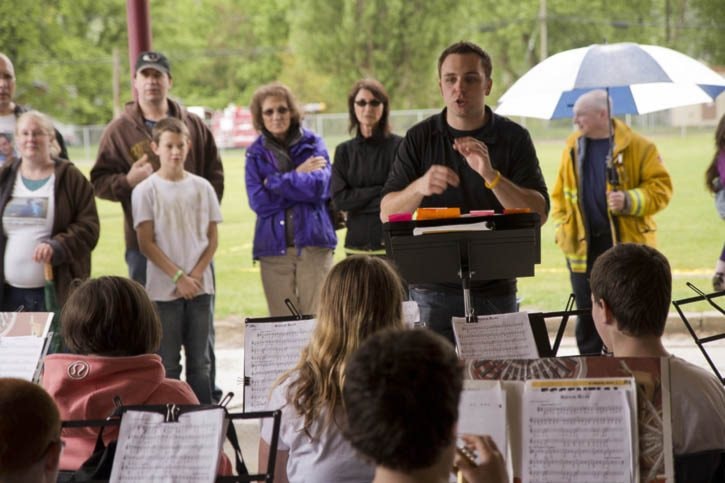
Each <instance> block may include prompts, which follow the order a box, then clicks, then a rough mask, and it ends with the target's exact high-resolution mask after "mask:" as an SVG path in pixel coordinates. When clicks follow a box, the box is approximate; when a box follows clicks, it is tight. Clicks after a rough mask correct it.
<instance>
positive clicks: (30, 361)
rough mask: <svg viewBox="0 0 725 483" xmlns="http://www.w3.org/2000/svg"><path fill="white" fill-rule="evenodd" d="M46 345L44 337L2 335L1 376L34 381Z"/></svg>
mask: <svg viewBox="0 0 725 483" xmlns="http://www.w3.org/2000/svg"><path fill="white" fill-rule="evenodd" d="M44 346H45V338H43V337H36V336H33V335H27V336H18V337H0V377H16V378H18V379H25V380H26V381H34V380H35V375H36V372H37V369H38V365H39V363H40V359H41V358H42V357H43V348H44Z"/></svg>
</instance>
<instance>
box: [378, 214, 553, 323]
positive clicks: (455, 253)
mask: <svg viewBox="0 0 725 483" xmlns="http://www.w3.org/2000/svg"><path fill="white" fill-rule="evenodd" d="M481 222H486V223H487V225H488V227H489V229H488V230H484V231H455V230H456V228H458V227H459V226H460V228H459V229H460V230H466V229H467V227H466V226H465V225H470V224H473V223H481ZM442 225H445V226H450V231H447V232H443V233H428V234H425V235H420V236H415V235H414V234H413V230H414V229H415V228H424V227H440V226H442ZM540 227H541V223H540V218H539V215H538V214H536V213H517V214H508V215H489V216H476V217H462V218H452V219H438V220H417V221H402V222H393V223H390V222H389V223H384V224H383V232H384V234H385V251H386V253H387V256H388V257H389V258H390V259H391V260H393V261H394V262H395V264H396V266H397V267H398V270H399V271H400V274H401V275H402V276H403V278H404V279H405V281H406V282H407V283H409V284H423V283H460V284H461V287H462V289H463V304H464V311H465V314H464V315H465V317H466V321H467V322H475V321H476V314H475V312H474V309H473V307H472V305H471V292H470V287H471V281H474V280H477V281H478V280H481V281H482V280H499V279H507V278H516V277H530V276H533V275H534V265H536V264H538V263H541V229H540Z"/></svg>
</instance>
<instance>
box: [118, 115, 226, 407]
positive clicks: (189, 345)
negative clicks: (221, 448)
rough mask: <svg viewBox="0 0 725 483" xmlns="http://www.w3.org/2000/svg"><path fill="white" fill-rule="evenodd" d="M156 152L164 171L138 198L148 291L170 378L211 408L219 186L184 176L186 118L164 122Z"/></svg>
mask: <svg viewBox="0 0 725 483" xmlns="http://www.w3.org/2000/svg"><path fill="white" fill-rule="evenodd" d="M152 135H153V142H152V143H151V147H152V149H153V151H154V153H156V155H157V156H158V157H159V160H160V165H161V166H160V167H159V169H158V171H156V172H155V173H154V174H153V175H151V176H150V177H148V178H147V179H145V180H144V181H142V182H141V183H139V184H138V185H137V186H136V187H135V188H134V190H133V192H132V195H131V203H132V208H133V223H134V228H135V229H136V233H137V236H138V243H139V246H140V248H141V252H143V254H144V255H145V256H146V257H147V258H148V261H149V263H148V264H147V267H146V291H147V292H148V294H149V297H150V298H151V300H153V301H154V302H155V303H156V306H157V307H158V310H159V316H160V318H161V325H162V328H163V334H162V337H161V347H160V348H159V354H160V356H161V358H162V359H163V362H164V366H165V368H166V376H167V377H170V378H174V379H179V376H180V375H181V356H180V350H181V346H182V345H183V346H184V351H185V353H186V382H188V383H189V385H190V386H191V388H192V389H193V390H194V393H196V396H197V397H198V398H199V401H200V402H202V403H211V387H210V380H209V364H210V361H209V353H208V349H207V338H208V334H209V328H210V325H211V324H212V323H213V321H212V320H211V307H210V304H211V294H213V293H214V282H213V279H212V273H211V268H210V266H209V264H210V262H211V261H212V258H213V256H214V252H215V251H216V248H217V244H218V237H217V223H219V222H221V221H222V216H221V210H220V208H219V202H218V201H217V197H216V194H215V193H214V189H213V188H212V186H211V184H210V183H209V182H208V181H207V180H205V179H204V178H201V177H200V176H196V175H194V174H192V173H189V172H188V171H185V170H184V161H185V160H186V155H187V153H188V152H189V146H190V142H189V131H188V129H187V127H186V125H185V124H184V123H183V122H181V121H180V120H178V119H175V118H166V119H162V120H161V121H159V122H158V123H157V124H156V126H155V127H154V129H153V131H152Z"/></svg>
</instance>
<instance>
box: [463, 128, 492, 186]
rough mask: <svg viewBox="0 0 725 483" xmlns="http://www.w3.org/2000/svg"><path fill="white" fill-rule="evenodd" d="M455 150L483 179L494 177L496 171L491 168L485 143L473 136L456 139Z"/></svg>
mask: <svg viewBox="0 0 725 483" xmlns="http://www.w3.org/2000/svg"><path fill="white" fill-rule="evenodd" d="M453 149H455V150H456V151H458V152H459V153H460V154H461V156H463V157H464V158H465V160H466V162H467V163H468V165H469V166H470V167H471V168H472V169H473V170H474V171H475V172H477V173H478V174H480V175H481V177H482V178H483V179H489V178H492V177H493V176H492V173H494V169H493V167H492V166H491V157H490V156H489V154H488V146H486V144H485V143H484V142H482V141H479V140H478V139H476V138H473V137H471V136H465V137H462V138H456V139H455V140H454V141H453Z"/></svg>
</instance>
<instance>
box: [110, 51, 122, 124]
mask: <svg viewBox="0 0 725 483" xmlns="http://www.w3.org/2000/svg"><path fill="white" fill-rule="evenodd" d="M111 82H113V87H112V88H113V118H114V119H115V118H117V117H118V116H120V115H121V57H120V55H119V54H118V47H114V48H113V79H112V81H111Z"/></svg>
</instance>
